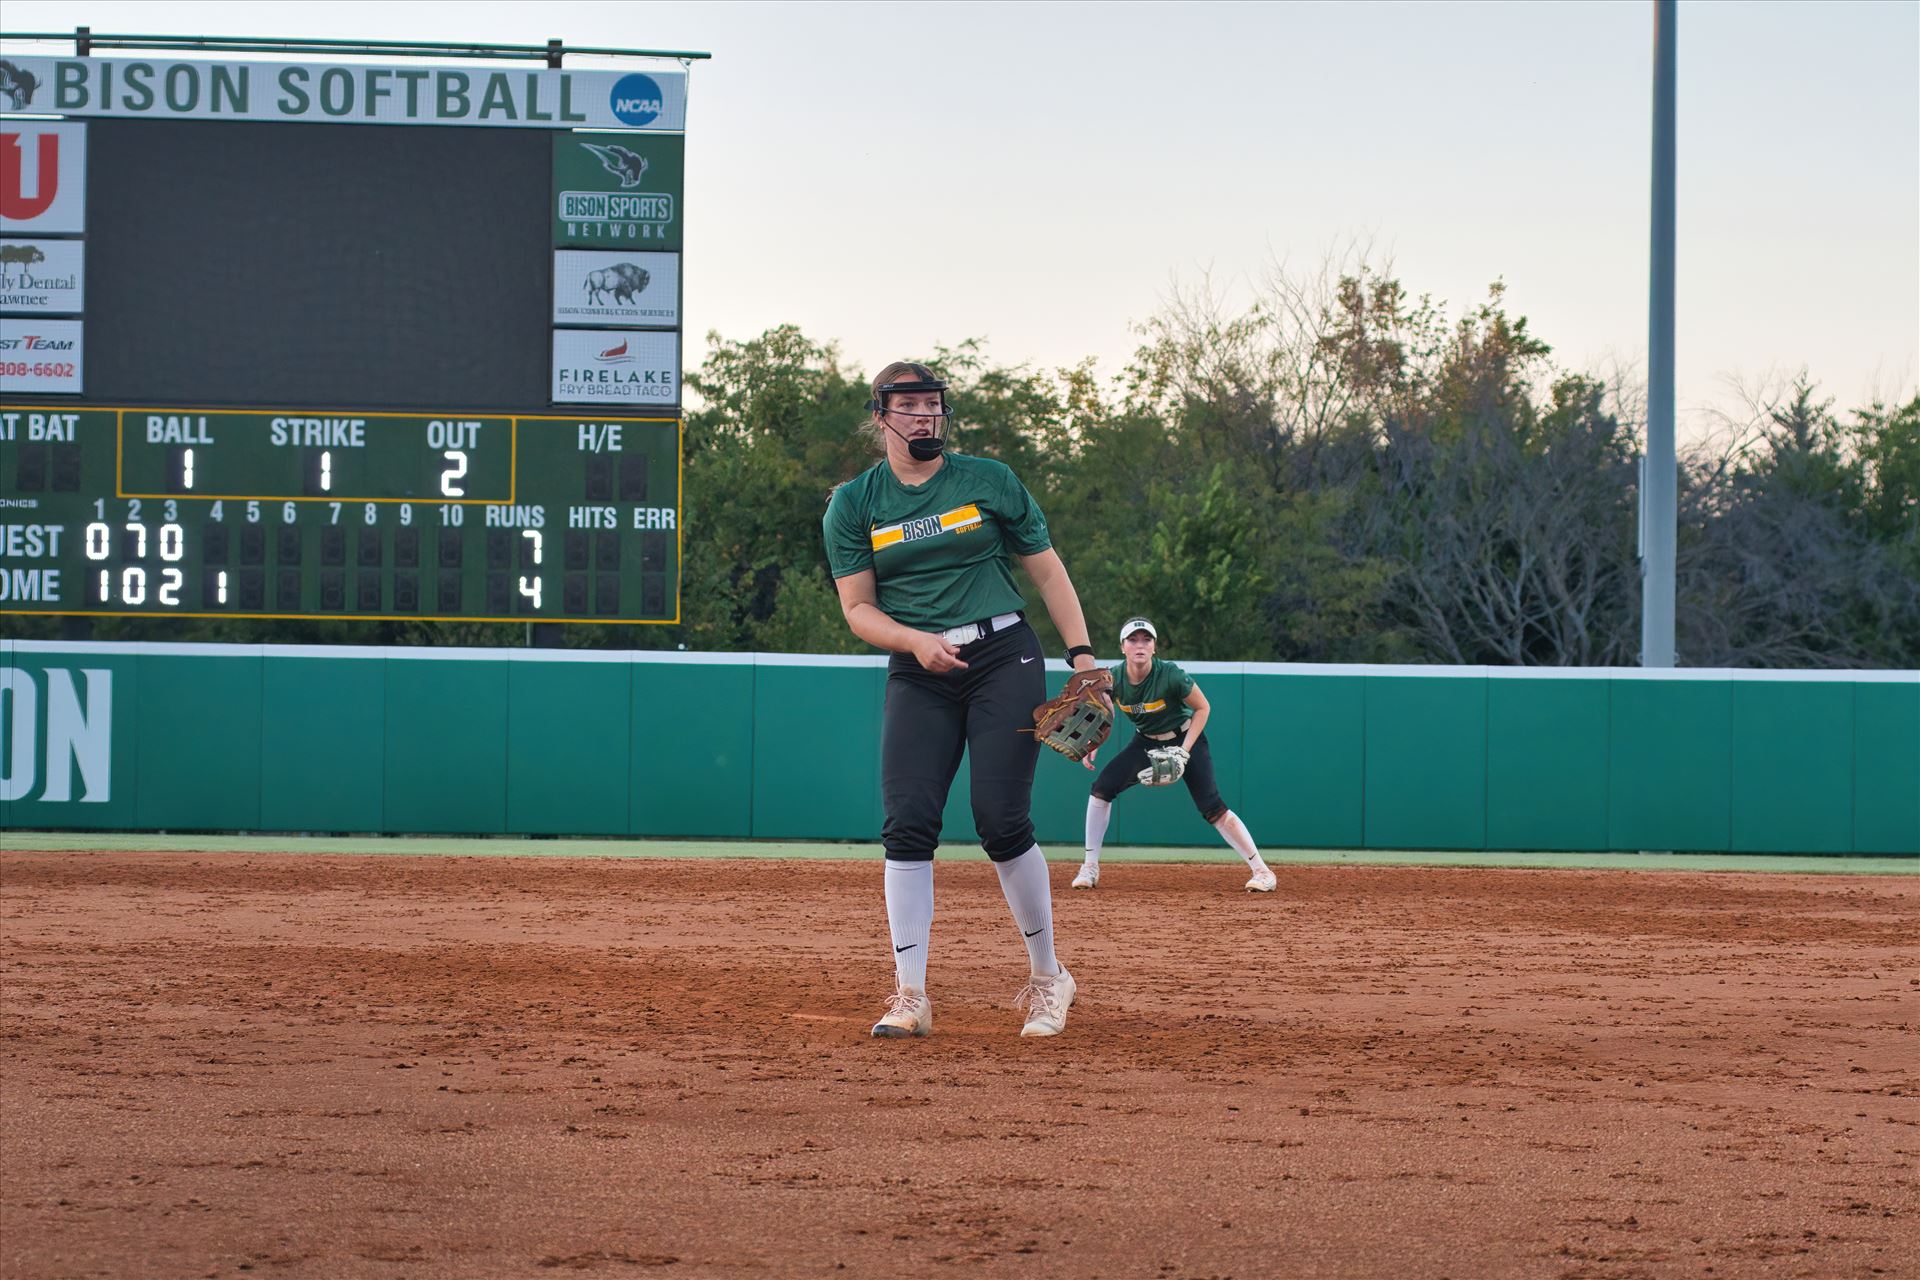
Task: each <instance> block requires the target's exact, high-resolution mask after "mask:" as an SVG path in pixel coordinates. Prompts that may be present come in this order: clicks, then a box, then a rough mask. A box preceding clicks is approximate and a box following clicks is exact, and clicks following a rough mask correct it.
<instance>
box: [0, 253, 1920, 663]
mask: <svg viewBox="0 0 1920 1280" xmlns="http://www.w3.org/2000/svg"><path fill="white" fill-rule="evenodd" d="M1141 338H1142V341H1141V345H1140V347H1139V350H1138V352H1137V354H1136V356H1135V358H1134V359H1133V360H1132V361H1131V362H1130V363H1129V365H1128V367H1127V368H1126V369H1125V370H1124V371H1123V372H1122V373H1120V374H1119V375H1117V376H1113V377H1105V378H1103V377H1102V376H1100V374H1099V373H1098V372H1097V370H1096V369H1095V367H1094V365H1093V363H1092V362H1091V361H1089V362H1086V363H1083V364H1082V365H1080V366H1079V367H1076V368H1071V369H1059V370H1037V369H1033V368H1031V367H1028V366H1025V365H1007V364H1003V363H999V362H997V361H995V360H993V359H992V358H990V357H989V355H988V353H987V350H986V348H985V346H984V345H983V344H981V343H980V342H977V341H975V342H966V343H962V344H960V345H958V346H956V347H952V348H947V349H942V350H939V351H936V352H933V353H931V354H930V355H929V354H928V353H904V355H905V356H906V357H907V358H914V357H919V358H923V359H924V360H925V362H926V363H929V364H931V365H932V366H933V367H934V368H935V369H937V370H938V371H940V372H941V373H942V374H943V375H944V376H946V377H947V378H948V379H949V380H950V381H951V382H952V383H953V385H954V391H953V393H952V395H951V400H952V402H953V405H954V408H955V410H956V417H955V421H956V424H957V425H956V429H955V432H954V439H953V447H954V448H956V449H959V450H962V451H964V452H967V453H972V454H980V455H984V456H988V457H994V458H999V459H1001V460H1003V461H1005V462H1007V463H1008V464H1009V465H1010V466H1012V467H1013V469H1014V471H1015V472H1016V473H1017V474H1018V475H1019V476H1020V477H1021V478H1022V479H1023V480H1024V481H1025V482H1026V484H1027V487H1028V488H1029V489H1031V490H1032V491H1033V493H1034V496H1035V497H1036V499H1037V500H1038V501H1039V502H1040V504H1041V507H1042V509H1043V510H1044V511H1045V512H1046V515H1047V519H1048V524H1049V526H1050V527H1051V529H1052V532H1053V536H1054V541H1055V545H1056V546H1057V547H1058V548H1059V549H1060V552H1061V555H1062V557H1063V558H1064V560H1065V561H1066V564H1067V566H1068V568H1069V570H1070V571H1071V573H1072V574H1073V578H1074V581H1075V584H1076V586H1077V587H1078V588H1079V591H1080V596H1081V600H1082V602H1083V603H1084V604H1085V606H1086V609H1087V613H1088V616H1089V622H1090V623H1091V624H1092V625H1093V628H1094V631H1095V635H1096V644H1098V645H1099V646H1100V647H1101V648H1102V651H1103V652H1105V651H1106V650H1108V649H1109V648H1111V647H1112V646H1111V645H1110V644H1108V643H1107V639H1108V633H1109V632H1110V631H1111V629H1112V627H1113V626H1115V625H1117V624H1118V622H1119V621H1120V619H1121V618H1122V617H1123V616H1125V615H1129V614H1134V613H1145V614H1147V615H1148V616H1150V617H1152V618H1153V619H1154V620H1155V622H1156V623H1157V624H1159V625H1160V626H1161V628H1162V634H1163V637H1164V646H1163V647H1164V650H1165V652H1167V653H1168V654H1169V656H1178V657H1184V658H1190V659H1211V660H1248V661H1281V662H1434V663H1475V664H1477V663H1487V664H1499V665H1583V666H1592V665H1631V664H1634V663H1635V662H1637V661H1638V651H1639V637H1640V565H1639V558H1638V546H1637V543H1638V537H1637V534H1638V529H1637V520H1638V491H1639V467H1640V461H1639V455H1640V448H1641V441H1642V427H1643V423H1642V421H1641V419H1640V412H1639V408H1638V404H1639V397H1638V396H1637V394H1636V392H1635V389H1634V388H1633V386H1632V385H1631V383H1630V382H1628V381H1627V380H1624V379H1620V378H1614V379H1611V380H1604V381H1603V380H1602V379H1601V378H1598V377H1596V376H1594V375H1592V374H1590V373H1580V372H1571V371H1568V370H1566V369H1563V368H1560V367H1558V366H1557V365H1555V363H1554V362H1553V361H1552V358H1551V350H1550V348H1549V347H1548V345H1547V344H1546V343H1545V342H1544V341H1543V340H1541V339H1540V338H1539V337H1538V336H1536V335H1535V334H1534V333H1533V332H1532V331H1531V329H1530V327H1529V325H1528V323H1527V320H1526V319H1525V317H1523V316H1515V315H1512V314H1510V312H1509V310H1508V308H1507V305H1506V301H1505V298H1504V295H1503V291H1502V289H1501V287H1500V286H1499V285H1498V284H1496V285H1495V286H1493V287H1492V288H1491V289H1490V290H1489V293H1488V296H1487V298H1486V299H1485V300H1484V301H1483V302H1481V303H1480V304H1479V305H1478V306H1476V307H1474V308H1473V309H1471V310H1470V311H1468V312H1467V313H1466V314H1464V315H1462V316H1459V317H1456V318H1449V317H1448V315H1447V314H1446V313H1445V311H1444V309H1443V307H1442V306H1441V305H1440V304H1439V303H1437V302H1435V301H1434V300H1433V299H1431V298H1429V297H1418V298H1416V297H1413V296H1411V295H1410V294H1409V293H1408V292H1407V290H1406V289H1405V287H1404V286H1403V285H1402V284H1401V282H1400V281H1399V280H1398V279H1396V278H1394V276H1393V275H1391V274H1390V273H1386V272H1382V271H1377V270H1373V269H1370V268H1367V267H1358V268H1354V269H1351V270H1347V271H1339V270H1334V269H1331V268H1330V269H1328V270H1325V271H1323V272H1321V273H1319V274H1317V275H1311V276H1306V277H1301V276H1290V275H1286V274H1284V273H1279V272H1276V273H1274V274H1273V275H1272V276H1270V277H1269V278H1268V279H1267V280H1265V281H1264V282H1262V284H1261V285H1260V286H1259V287H1258V288H1257V289H1256V290H1255V296H1254V297H1253V299H1252V300H1251V301H1250V302H1248V303H1247V304H1245V305H1242V306H1237V307H1232V306H1228V305H1227V304H1226V303H1224V302H1223V301H1221V300H1220V299H1219V298H1218V297H1216V296H1214V295H1213V294H1212V293H1211V292H1209V291H1208V290H1206V289H1205V288H1204V287H1202V288H1200V289H1197V290H1193V291H1189V292H1185V293H1181V294H1179V295H1177V296H1175V297H1174V298H1172V299H1171V300H1170V301H1168V302H1167V303H1166V304H1165V305H1164V306H1163V307H1162V308H1161V310H1160V311H1159V312H1158V313H1157V314H1155V315H1154V316H1153V317H1152V318H1151V319H1150V320H1149V321H1147V323H1146V324H1145V325H1143V326H1142V329H1141ZM901 355H903V353H897V352H882V353H876V356H877V358H876V362H875V363H876V367H877V365H878V364H882V363H885V361H887V360H890V359H893V358H895V357H896V356H901ZM687 384H688V387H689V388H690V389H691V390H692V391H693V392H694V393H695V395H696V397H697V400H696V403H697V406H698V407H696V408H694V409H692V410H691V411H690V412H689V413H688V415H687V420H686V433H685V475H684V482H685V483H684V515H683V520H684V526H685V535H684V555H685V563H684V566H683V581H682V588H681V619H682V620H681V622H680V623H679V624H678V625H673V626H625V627H614V626H604V625H581V626H568V627H564V628H559V627H555V628H551V629H550V630H547V631H544V632H543V634H542V636H541V637H540V638H541V639H544V640H547V641H549V642H553V643H563V644H566V645H569V646H588V647H605V648H628V647H635V648H669V649H671V648H680V647H684V648H686V649H690V650H730V651H751V650H760V651H783V652H800V653H851V652H861V651H864V649H865V646H864V645H863V644H862V642H861V641H859V640H858V639H856V638H855V637H854V636H853V635H851V634H850V633H849V632H848V630H847V628H846V625H845V623H844V622H843V621H842V619H841V616H840V610H839V604H838V599H837V596H836V594H835V592H834V587H833V583H832V580H831V578H830V577H829V576H828V573H827V568H826V560H825V554H824V551H823V549H822V546H821V538H820V517H821V515H822V513H823V511H824V509H825V502H826V496H827V493H828V490H829V489H831V487H832V486H833V485H835V484H837V483H839V482H840V481H842V480H845V479H847V478H849V477H851V476H852V475H854V474H856V473H857V472H858V471H859V470H860V469H861V468H863V467H865V466H867V465H870V464H871V462H872V461H873V460H874V456H873V455H872V454H871V453H870V452H869V446H868V445H867V444H866V443H865V442H864V441H863V440H862V439H861V438H860V437H859V435H858V434H857V432H856V427H857V425H858V424H859V423H860V421H861V420H862V419H863V418H864V417H865V409H864V406H865V402H866V399H867V395H868V387H867V376H866V372H865V371H864V370H863V368H862V367H861V366H859V365H857V364H854V363H851V362H849V361H848V360H847V359H846V357H845V356H844V355H843V353H842V352H841V351H840V350H839V349H838V347H837V346H836V345H835V344H834V343H832V342H828V341H822V340H819V339H817V338H814V337H810V336H808V335H806V334H804V333H802V332H801V331H800V330H798V329H797V328H795V327H792V326H782V327H779V328H775V329H772V330H769V331H768V332H766V333H763V334H760V335H758V336H756V337H751V338H745V339H725V338H721V337H720V336H718V335H714V337H713V339H712V349H711V351H710V353H709V355H708V356H707V358H706V360H705V362H704V363H703V364H702V365H701V366H700V367H699V369H698V370H696V371H694V372H692V373H690V374H689V376H688V379H687ZM1750 409H1751V412H1750V413H1749V414H1748V415H1747V416H1746V417H1745V418H1743V419H1739V420H1734V419H1728V420H1727V421H1725V422H1723V423H1722V424H1721V429H1720V430H1719V431H1717V432H1716V433H1714V434H1713V435H1712V436H1711V437H1709V438H1707V439H1705V440H1702V441H1700V442H1699V443H1696V444H1695V445H1693V446H1691V447H1689V448H1686V449H1684V450H1683V453H1682V457H1681V459H1680V464H1679V476H1678V481H1679V489H1678V493H1679V528H1678V553H1677V554H1678V566H1677V568H1678V573H1677V579H1678V598H1677V601H1676V629H1677V648H1678V653H1679V659H1680V661H1681V663H1682V664H1683V665H1687V666H1695V667H1706V666H1730V667H1896V668H1898V667H1905V668H1911V667H1920V396H1916V397H1914V398H1913V399H1910V400H1907V401H1905V402H1904V403H1897V404H1894V405H1886V404H1879V403H1875V404H1870V405H1866V406H1863V407H1856V408H1851V409H1846V410H1844V411H1840V410H1836V407H1835V405H1834V403H1833V402H1832V401H1831V400H1828V399H1825V398H1823V397H1822V396H1821V395H1820V394H1819V392H1818V390H1817V388H1816V386H1815V385H1814V384H1813V383H1811V382H1809V381H1807V380H1806V379H1805V378H1802V379H1800V380H1799V381H1797V382H1794V383H1792V384H1791V385H1788V386H1784V387H1781V388H1778V389H1777V390H1776V391H1775V392H1774V393H1773V394H1771V395H1761V396H1757V397H1755V399H1754V402H1753V403H1752V405H1751V406H1750ZM1030 598H1036V599H1037V597H1033V596H1032V595H1031V593H1030ZM10 621H26V622H29V623H37V620H20V619H15V620H10ZM1034 621H1035V624H1036V625H1037V626H1038V627H1040V629H1041V630H1042V634H1043V637H1044V638H1045V640H1046V642H1047V644H1048V645H1049V647H1050V649H1052V650H1056V651H1057V649H1058V648H1059V641H1058V637H1057V636H1055V635H1053V634H1052V633H1051V628H1050V624H1049V623H1048V622H1047V620H1046V618H1045V616H1044V610H1038V611H1036V616H1035V618H1034ZM59 626H60V624H58V623H51V624H48V623H37V625H35V626H31V627H27V628H22V629H20V630H19V631H16V632H15V633H16V634H59ZM92 626H93V634H95V635H98V636H100V637H102V638H110V637H128V638H132V637H139V638H148V639H179V640H188V639H194V640H245V641H273V642H283V643H301V642H305V643H314V642H320V643H325V642H351V643H359V644H369V643H371V644H512V645H519V644H525V643H527V642H528V638H529V635H528V631H527V629H526V628H524V627H522V626H520V625H517V624H479V623H466V624H463V623H435V622H374V623H349V622H264V621H263V622H248V621H241V620H222V619H210V620H190V619H180V620H170V621H163V620H151V619H98V620H96V621H94V622H93V624H92ZM10 629H12V628H10Z"/></svg>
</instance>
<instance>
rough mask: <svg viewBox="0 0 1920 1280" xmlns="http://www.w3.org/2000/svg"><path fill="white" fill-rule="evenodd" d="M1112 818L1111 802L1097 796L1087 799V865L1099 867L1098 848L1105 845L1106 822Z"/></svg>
mask: <svg viewBox="0 0 1920 1280" xmlns="http://www.w3.org/2000/svg"><path fill="white" fill-rule="evenodd" d="M1111 817H1113V801H1111V800H1102V799H1101V798H1100V797H1099V796H1088V797H1087V865H1088V866H1090V867H1097V866H1099V865H1100V846H1101V845H1102V844H1105V843H1106V839H1107V820H1108V819H1109V818H1111Z"/></svg>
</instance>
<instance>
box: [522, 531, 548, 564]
mask: <svg viewBox="0 0 1920 1280" xmlns="http://www.w3.org/2000/svg"><path fill="white" fill-rule="evenodd" d="M520 536H521V537H523V538H531V539H532V540H533V562H534V563H535V564H539V563H540V548H541V547H542V546H543V545H544V541H545V540H544V539H542V538H541V536H540V531H539V530H537V529H522V530H521V531H520Z"/></svg>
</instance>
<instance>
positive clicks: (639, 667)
mask: <svg viewBox="0 0 1920 1280" xmlns="http://www.w3.org/2000/svg"><path fill="white" fill-rule="evenodd" d="M1049 665H1050V667H1051V668H1052V669H1053V670H1054V672H1055V673H1056V679H1057V676H1058V674H1059V673H1060V672H1063V671H1064V669H1065V668H1064V666H1063V665H1062V664H1061V663H1059V662H1057V661H1056V662H1053V663H1050V664H1049ZM1183 665H1185V667H1186V669H1187V670H1188V671H1189V672H1191V673H1193V674H1194V675H1195V676H1196V677H1197V678H1198V679H1199V681H1200V683H1201V685H1202V687H1203V688H1204V689H1205V691H1206V694H1207V697H1208V699H1209V701H1211V702H1212V704H1213V720H1212V723H1211V724H1210V725H1209V727H1208V731H1207V736H1208V738H1209V740H1210V741H1211V742H1212V744H1213V750H1214V758H1215V761H1216V763H1217V766H1218V771H1219V778H1220V789H1221V793H1222V795H1223V796H1225V798H1226V800H1227V802H1228V804H1230V805H1231V806H1233V808H1234V809H1236V810H1237V811H1238V812H1239V813H1240V814H1241V816H1242V817H1244V818H1245V819H1246V820H1247V823H1248V826H1249V827H1250V828H1251V829H1252V830H1253V831H1254V833H1255V835H1256V837H1257V838H1258V839H1259V841H1260V842H1261V843H1262V844H1263V845H1268V846H1275V847H1307V848H1353V849H1366V848H1382V849H1456V850H1481V849H1523V850H1555V849H1564V850H1642V849H1658V850H1688V851H1726V852H1741V853H1855V854H1866V853H1880V854H1887V853H1892V854H1916V853H1920V672H1914V671H1876V672H1853V671H1835V672H1825V671H1819V672H1816V671H1690V670H1677V671H1644V670H1637V669H1601V668H1587V669H1578V668H1575V669H1569V668H1537V667H1528V668H1503V667H1427V666H1403V667H1369V666H1318V665H1288V664H1278V663H1207V662H1194V663H1186V664H1183ZM883 668H884V659H882V658H879V657H821V656H809V655H791V654H764V653H763V654H704V653H653V652H618V653H606V652H567V651H554V650H533V649H511V650H509V649H405V648H391V649H388V648H348V647H302V646H281V645H198V644H195V645H184V644H183V645H165V644H116V643H78V642H58V641H26V640H19V641H10V640H0V826H4V827H7V828H13V829H45V828H83V829H90V830H122V831H157V830H174V831H317V832H390V833H418V832H449V833H479V834H484V833H525V834H553V835H601V836H618V835H632V836H649V837H658V836H693V837H730V838H743V837H744V838H754V839H773V840H810V839H820V840H852V841H871V840H874V839H875V838H876V837H877V834H878V832H879V828H880V801H879V790H880V788H879V770H880V762H879V741H878V725H879V721H880V703H881V696H882V689H883V684H884V678H885V672H884V669H883ZM1091 780H1092V779H1091V775H1090V774H1088V773H1087V772H1086V771H1084V770H1083V769H1081V768H1080V767H1078V766H1077V765H1070V764H1068V763H1067V762H1065V761H1064V760H1061V759H1059V758H1057V757H1053V756H1051V755H1047V756H1045V757H1044V758H1043V759H1042V760H1041V761H1040V772H1039V778H1038V782H1037V785H1036V788H1035V798H1034V817H1035V821H1036V824H1037V825H1038V828H1039V833H1040V838H1041V840H1042V841H1043V842H1044V843H1047V844H1051V845H1058V846H1067V847H1075V846H1077V845H1078V844H1079V842H1080V840H1081V835H1082V832H1081V823H1082V819H1083V817H1084V814H1085V810H1086V795H1087V787H1088V784H1089V783H1090V782H1091ZM946 818H947V827H946V839H947V840H948V841H949V842H953V843H960V842H964V841H965V840H967V839H968V838H969V836H970V832H971V829H972V823H971V820H970V818H969V816H968V799H967V786H966V770H965V768H964V766H963V767H962V770H961V774H960V778H959V780H958V781H957V782H956V784H955V787H954V795H953V799H952V802H951V803H950V804H949V806H948V809H947V815H946ZM1206 835H1207V833H1206V832H1205V830H1204V829H1203V828H1202V827H1201V826H1200V823H1199V819H1198V818H1197V817H1196V816H1195V814H1194V812H1193V808H1192V805H1191V803H1190V802H1189V800H1188V799H1187V795H1186V789H1185V788H1184V787H1178V786H1176V787H1170V788H1167V789H1166V790H1163V791H1135V792H1130V793H1129V794H1128V796H1127V797H1126V799H1125V800H1124V801H1123V802H1122V803H1121V804H1120V805H1119V806H1117V807H1116V809H1115V812H1114V821H1113V826H1112V829H1111V830H1110V832H1109V839H1111V840H1112V841H1114V842H1115V843H1120V844H1148V845H1192V844H1194V843H1196V842H1199V841H1201V840H1202V839H1203V838H1204V837H1206Z"/></svg>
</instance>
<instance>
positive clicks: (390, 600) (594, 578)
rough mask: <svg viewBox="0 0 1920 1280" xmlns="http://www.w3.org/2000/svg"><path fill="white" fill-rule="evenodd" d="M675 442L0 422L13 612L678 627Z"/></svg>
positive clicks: (161, 416)
mask: <svg viewBox="0 0 1920 1280" xmlns="http://www.w3.org/2000/svg"><path fill="white" fill-rule="evenodd" d="M678 426H679V424H678V422H677V420H675V419H671V418H668V419H661V418H612V417H592V416H580V415H575V416H555V415H551V414H546V415H537V414H527V415H500V414H481V413H442V414H426V413H385V414H379V413H362V414H355V413H343V412H335V411H327V412H315V411H305V410H286V411H278V412H275V411H266V410H236V409H211V410H199V411H187V410H181V409H178V408H140V407H130V408H98V409H96V408H72V409H63V408H57V407H47V406H40V405H33V406H28V405H4V406H0V465H4V466H5V468H6V474H5V477H4V483H0V493H3V494H4V495H5V498H4V501H5V506H4V508H0V565H4V567H5V568H4V572H5V573H6V575H7V584H6V587H5V595H6V599H5V601H4V609H5V611H6V612H9V613H61V614H176V615H182V616H198V617H205V616H235V617H280V618H343V617H352V618H440V619H453V618H463V619H471V620H483V621H497V622H506V621H536V620H540V621H559V622H619V621H628V622H646V621H658V622H672V621H676V620H677V615H678V609H677V598H678V597H677V584H676V582H675V574H676V571H677V568H678V563H679V551H680V519H679V506H680V454H679V430H678Z"/></svg>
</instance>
